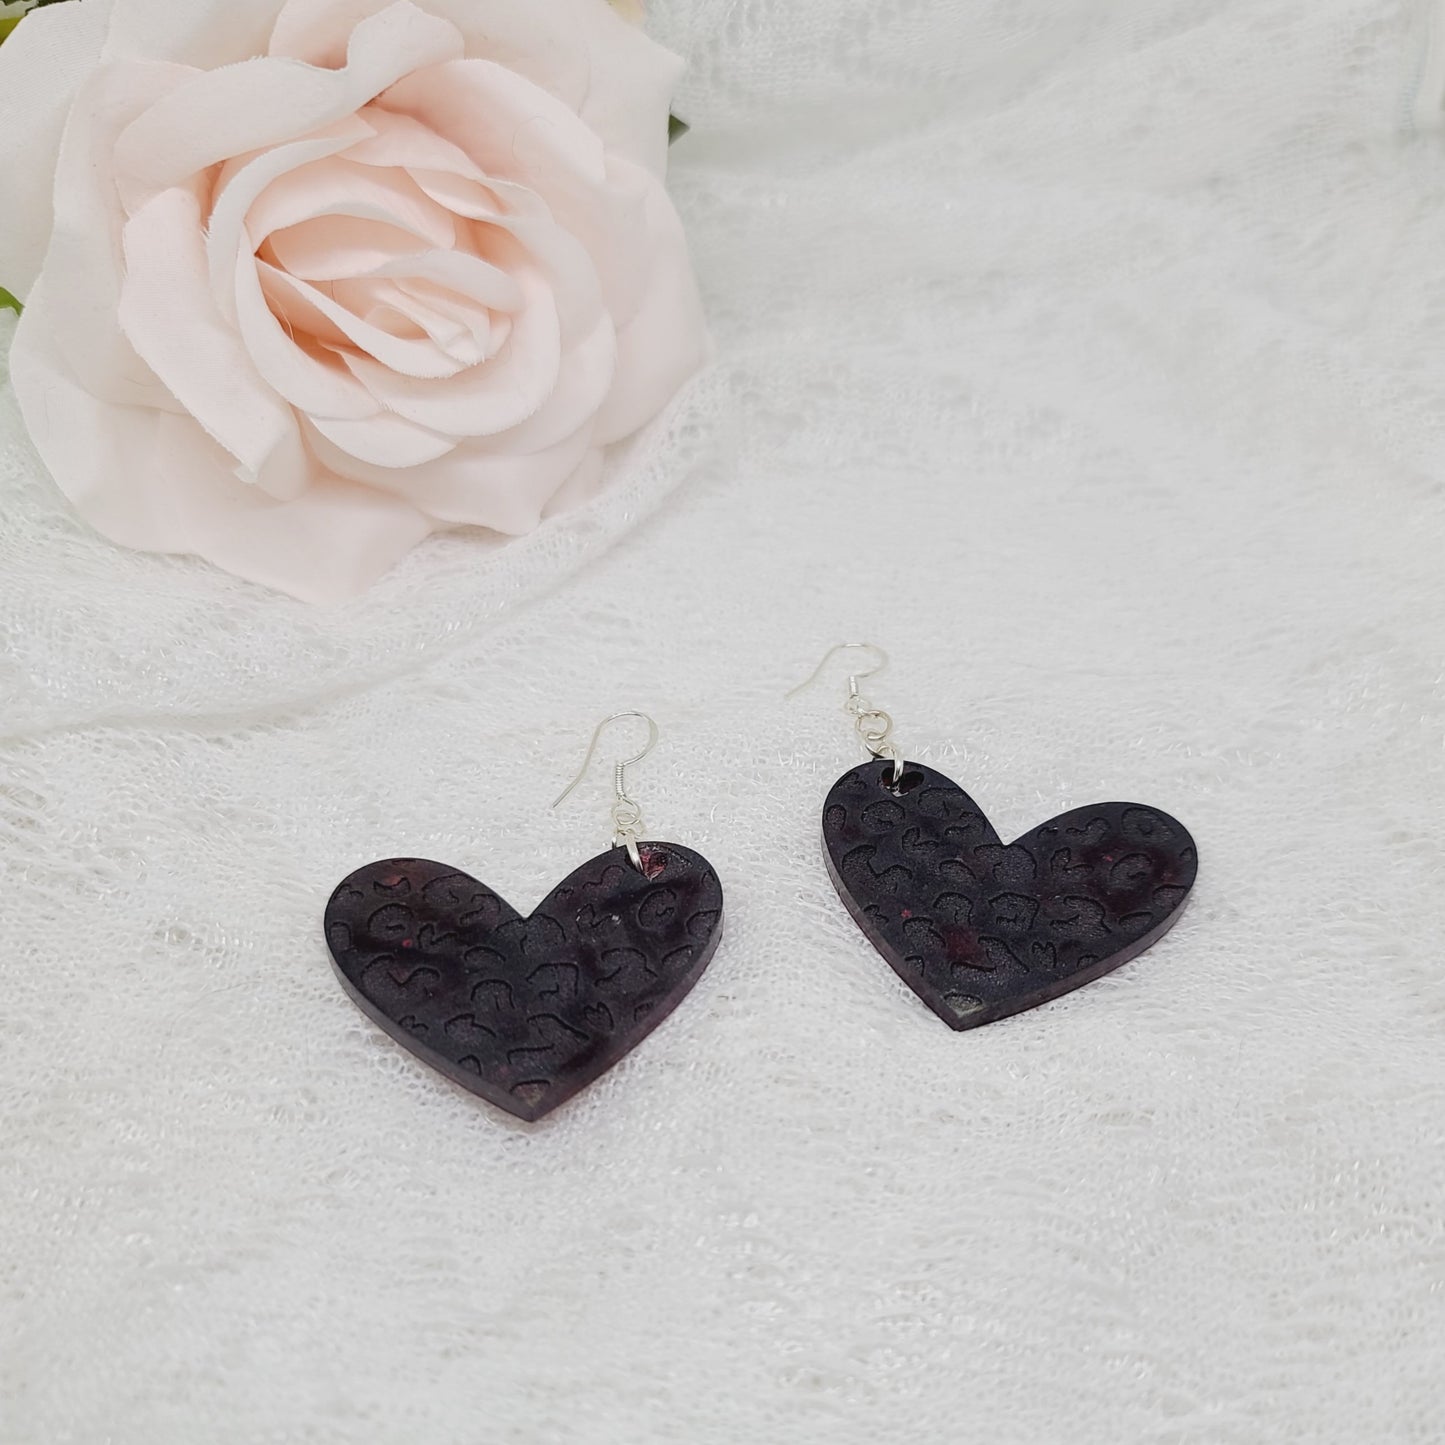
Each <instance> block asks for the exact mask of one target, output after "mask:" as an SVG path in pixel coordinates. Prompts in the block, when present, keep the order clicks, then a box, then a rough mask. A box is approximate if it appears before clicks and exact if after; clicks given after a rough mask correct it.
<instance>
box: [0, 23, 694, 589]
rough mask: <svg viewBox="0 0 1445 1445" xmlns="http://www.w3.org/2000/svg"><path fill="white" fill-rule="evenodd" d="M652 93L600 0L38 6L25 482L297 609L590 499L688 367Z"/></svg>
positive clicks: (12, 193)
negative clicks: (413, 556)
mask: <svg viewBox="0 0 1445 1445" xmlns="http://www.w3.org/2000/svg"><path fill="white" fill-rule="evenodd" d="M679 66H680V62H679V61H678V60H677V59H676V57H674V56H673V55H671V54H670V53H669V52H667V51H665V50H663V49H661V48H660V47H658V46H657V45H656V44H654V43H653V42H652V41H650V40H648V39H647V37H646V36H645V35H644V34H643V33H642V31H641V30H639V29H637V28H636V27H635V26H633V25H631V24H629V23H627V21H626V20H624V19H623V18H622V17H621V16H620V15H619V14H618V13H617V12H616V11H615V10H614V9H613V8H612V6H611V5H610V4H609V3H608V0H185V3H183V4H182V3H178V0H72V3H69V4H61V5H53V6H48V7H46V8H44V9H41V10H37V11H35V12H34V13H33V14H31V15H29V16H28V17H27V18H26V20H25V22H24V23H23V24H22V25H20V26H19V27H18V28H17V29H16V30H15V32H14V34H13V35H12V36H11V38H10V39H9V41H8V42H7V43H6V44H5V45H4V47H3V48H0V135H3V136H4V137H5V142H6V144H5V149H4V152H3V154H0V283H3V284H4V285H6V286H7V287H9V289H10V290H12V291H14V292H15V293H16V294H17V295H19V296H21V297H22V299H24V300H25V301H26V303H27V304H26V311H25V315H24V317H23V318H22V320H21V322H20V326H19V328H18V330H17V332H16V335H15V340H14V344H13V348H12V351H11V356H10V371H11V378H12V382H13V385H14V387H15V391H16V395H17V396H18V398H19V401H20V406H21V409H22V412H23V414H24V417H25V422H26V425H27V426H28V428H29V430H30V433H31V435H32V437H33V438H34V441H35V445H36V446H37V448H38V449H39V451H40V454H41V456H42V457H43V458H44V460H45V462H46V464H47V465H48V466H49V468H50V470H51V472H52V473H53V474H54V476H55V479H56V481H57V482H58V483H59V484H60V486H61V488H62V489H63V490H64V491H65V492H66V494H67V495H68V496H69V497H70V498H71V500H72V501H73V502H74V504H75V506H76V507H77V508H78V509H79V510H80V512H81V513H82V514H83V515H84V516H85V517H86V518H87V519H88V520H89V521H90V522H92V523H93V524H94V525H95V526H96V527H97V528H99V529H100V530H101V531H102V532H104V533H105V534H106V535H107V536H110V537H112V538H114V539H115V540H116V541H118V542H122V543H125V544H126V545H128V546H132V547H139V548H144V549H147V550H151V551H160V552H189V553H197V554H199V555H200V556H203V557H207V558H209V559H210V560H211V561H213V562H215V563H217V564H219V565H220V566H222V567H225V568H228V569H229V570H231V571H233V572H237V573H239V574H241V575H242V576H245V577H249V578H253V579H255V580H257V581H260V582H265V583H268V584H269V585H271V586H274V587H279V588H282V589H284V590H285V591H287V592H291V593H294V594H295V595H297V596H300V597H305V598H309V599H315V600H333V599H337V598H342V597H346V596H350V595H353V594H355V593H356V592H358V591H359V590H360V589H361V588H363V587H364V586H365V585H366V584H367V583H369V582H370V581H372V580H373V579H374V578H375V577H376V576H378V574H380V573H381V572H383V571H384V570H385V569H386V568H387V567H389V566H390V565H391V564H392V563H393V562H395V561H396V560H397V558H399V557H400V556H401V555H402V554H403V553H404V552H405V551H406V550H407V549H408V548H410V547H412V546H413V545H415V544H416V543H417V542H418V541H419V540H420V539H421V538H423V537H425V536H426V535H427V534H428V533H429V532H431V531H433V530H435V529H437V528H442V527H452V526H462V525H470V526H478V527H486V528H491V529H494V530H495V531H498V532H503V533H510V534H517V533H522V532H526V531H528V530H530V529H531V528H533V527H535V526H536V525H537V524H538V522H539V520H541V519H542V518H543V517H544V516H547V515H549V514H550V513H552V512H554V511H557V510H559V509H561V508H564V507H568V506H573V505H575V504H576V503H578V502H579V501H581V500H583V499H585V498H586V497H588V496H589V495H590V494H591V493H592V492H593V491H594V490H595V489H596V487H597V485H598V481H599V478H600V475H601V470H602V458H603V449H604V448H605V447H607V446H608V445H609V444H611V443H613V442H616V441H619V440H621V439H622V438H624V437H626V436H628V435H630V434H631V433H633V432H635V431H636V430H637V429H638V428H639V427H641V426H642V425H643V424H644V423H645V422H647V421H648V420H650V419H651V418H652V417H653V416H655V415H656V414H657V413H658V411H659V410H660V409H661V408H662V407H663V406H664V405H665V404H666V403H667V402H668V400H669V399H670V398H671V397H672V396H673V395H674V393H675V392H676V391H677V389H678V388H679V386H680V385H681V384H682V383H683V382H684V381H685V380H686V379H687V378H688V377H689V376H690V375H691V374H692V373H693V372H694V371H696V369H697V368H698V366H699V365H700V363H701V360H702V358H703V353H704V346H705V340H704V327H703V319H702V314H701V309H700V305H699V301H698V297H697V291H696V286H695V283H694V280H693V275H692V271H691V268H690V266H689V263H688V258H687V250H686V245H685V242H684V238H683V234H682V228H681V225H680V223H679V221H678V217H677V214H676V212H675V211H674V209H673V207H672V204H671V203H670V201H669V200H668V197H667V194H666V192H665V190H664V188H663V174H664V169H665V164H666V155H667V118H668V110H669V103H670V99H671V92H672V87H673V83H674V81H675V79H676V77H677V74H678V70H679Z"/></svg>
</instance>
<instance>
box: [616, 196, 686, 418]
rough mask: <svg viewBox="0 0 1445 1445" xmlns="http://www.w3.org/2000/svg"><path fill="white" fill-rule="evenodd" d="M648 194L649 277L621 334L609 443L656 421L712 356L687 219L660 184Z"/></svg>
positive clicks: (619, 333) (618, 337)
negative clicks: (689, 248)
mask: <svg viewBox="0 0 1445 1445" xmlns="http://www.w3.org/2000/svg"><path fill="white" fill-rule="evenodd" d="M649 200H650V205H649V207H648V222H649V231H650V234H651V237H652V240H653V242H654V250H653V261H652V270H651V274H650V277H649V280H650V284H649V286H648V289H647V293H646V296H645V299H644V300H643V302H642V305H641V306H640V307H639V309H638V311H637V313H636V315H634V316H633V317H632V318H631V319H630V320H629V321H628V322H627V324H626V325H625V326H623V327H622V328H621V329H620V331H619V332H618V335H617V373H616V375H617V382H616V385H615V386H614V388H613V390H612V393H611V395H610V396H608V398H607V401H606V404H605V405H604V406H603V407H602V409H601V411H600V412H599V413H598V416H597V439H598V441H599V442H600V443H602V444H608V443H611V442H615V441H619V440H620V439H621V438H622V437H625V436H630V435H631V434H632V433H633V432H635V431H636V430H637V429H638V427H640V426H642V425H643V424H644V423H645V422H648V421H651V420H652V418H653V417H654V416H656V415H657V413H658V412H660V411H661V410H662V408H663V407H664V406H666V405H667V403H668V402H669V401H670V400H671V399H672V398H673V397H674V396H675V395H676V394H677V391H678V389H679V388H680V387H681V386H682V384H683V383H684V382H685V381H686V380H687V379H688V378H689V377H691V376H693V375H694V374H695V373H696V372H697V371H698V370H699V369H700V368H701V367H702V365H703V363H704V362H705V361H706V360H707V353H708V339H707V318H706V316H705V314H704V312H703V305H702V298H701V296H699V294H698V289H697V278H696V276H695V275H694V273H693V269H692V263H691V261H690V260H689V258H688V253H687V237H686V235H685V234H684V232H683V228H682V221H681V220H680V219H679V217H678V214H677V211H676V210H675V209H674V207H673V204H672V201H671V199H670V198H669V197H668V195H667V193H666V192H665V191H664V190H663V189H662V188H661V187H660V186H659V187H657V188H656V190H654V191H653V193H652V195H651V196H650V197H649Z"/></svg>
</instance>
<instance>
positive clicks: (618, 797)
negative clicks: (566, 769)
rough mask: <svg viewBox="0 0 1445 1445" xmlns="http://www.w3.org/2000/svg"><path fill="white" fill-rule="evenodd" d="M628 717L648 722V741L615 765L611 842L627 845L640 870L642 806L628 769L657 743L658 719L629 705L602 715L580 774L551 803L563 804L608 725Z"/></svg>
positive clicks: (585, 770) (589, 760) (589, 764)
mask: <svg viewBox="0 0 1445 1445" xmlns="http://www.w3.org/2000/svg"><path fill="white" fill-rule="evenodd" d="M625 717H635V718H640V719H641V720H642V721H643V722H645V723H646V724H647V742H646V743H645V744H644V745H643V747H642V749H641V751H639V752H636V753H634V754H633V755H632V756H631V757H630V758H621V759H619V760H618V761H617V762H615V763H614V764H613V765H612V792H613V800H612V846H613V847H614V848H617V847H625V848H626V849H627V856H628V857H629V858H630V859H631V860H632V864H633V867H635V868H637V869H638V870H639V871H640V870H641V868H642V855H641V854H640V853H639V852H638V851H637V839H638V835H639V833H640V831H641V828H642V809H641V808H640V807H638V805H637V802H636V800H635V799H633V798H631V797H629V796H628V793H627V770H628V768H630V767H632V765H633V764H634V763H640V762H641V761H642V760H643V758H645V757H646V756H647V755H648V753H650V752H651V751H652V750H653V748H655V747H656V746H657V736H658V734H657V723H656V722H655V721H653V719H652V718H650V717H649V716H648V715H647V714H646V713H645V712H638V711H637V710H636V709H635V708H628V709H627V710H626V711H624V712H615V713H613V714H612V715H611V716H610V717H605V718H603V719H602V721H601V722H600V723H598V724H597V726H596V727H595V728H594V729H593V730H592V739H591V741H590V742H589V743H588V744H587V753H586V756H585V757H584V758H583V759H582V766H581V767H580V768H578V769H577V776H576V777H574V778H573V779H572V781H571V782H570V783H568V784H567V786H566V787H565V788H563V789H562V791H561V792H560V793H558V794H557V796H556V798H555V799H554V800H553V802H552V806H553V807H554V808H556V807H560V806H561V804H562V803H564V802H565V801H566V800H567V797H568V795H569V794H570V793H571V792H572V790H573V789H574V788H575V787H576V786H577V784H578V783H580V782H581V781H582V779H583V778H585V777H586V776H587V770H588V768H590V767H591V766H592V757H593V754H595V753H596V751H597V744H598V742H599V740H600V739H601V737H602V734H603V732H604V731H605V730H606V728H607V726H608V725H609V724H610V723H615V722H617V721H619V720H620V719H621V718H625Z"/></svg>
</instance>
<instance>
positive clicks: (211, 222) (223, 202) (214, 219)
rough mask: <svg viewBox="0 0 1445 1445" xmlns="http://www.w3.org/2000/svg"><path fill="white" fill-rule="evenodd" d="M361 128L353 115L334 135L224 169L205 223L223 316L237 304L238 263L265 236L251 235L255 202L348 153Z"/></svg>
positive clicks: (283, 147)
mask: <svg viewBox="0 0 1445 1445" xmlns="http://www.w3.org/2000/svg"><path fill="white" fill-rule="evenodd" d="M362 128H363V127H362V126H361V123H360V122H359V121H357V120H356V119H355V118H354V117H353V118H352V119H351V120H350V121H342V122H340V123H339V124H338V127H337V133H335V134H331V135H325V136H319V137H311V138H308V139H307V140H301V141H293V142H292V143H291V144H290V145H281V146H277V147H275V149H274V150H269V151H266V152H264V153H263V154H261V155H259V156H257V157H256V159H255V160H253V161H250V162H249V163H247V164H245V165H240V166H237V167H235V168H234V169H231V168H224V169H223V170H222V172H221V176H220V177H219V179H218V181H217V188H218V198H217V200H216V202H215V204H214V206H213V207H212V210H211V214H210V216H209V218H208V220H207V225H206V230H207V233H208V234H207V237H206V254H207V256H208V258H209V269H210V275H211V286H212V288H213V291H214V293H215V296H216V304H217V305H218V306H220V308H221V310H222V312H223V313H224V314H225V315H227V316H232V317H234V315H235V307H234V302H233V301H232V300H231V298H230V296H229V295H228V293H234V291H235V272H236V265H237V263H238V261H239V260H240V258H241V257H242V255H243V254H250V253H253V252H254V251H255V249H256V247H257V245H259V244H260V241H261V239H262V237H263V236H264V235H265V234H266V232H265V231H261V232H253V231H252V230H251V227H250V225H249V224H248V215H249V212H250V210H251V207H252V206H253V205H254V204H255V202H256V198H257V197H258V196H260V195H261V194H262V193H263V192H265V191H266V189H267V188H268V187H269V186H270V185H272V183H273V182H275V181H276V180H277V179H278V178H279V177H281V176H283V175H286V174H287V173H288V172H290V171H294V170H295V169H296V168H297V167H298V166H304V165H307V164H308V163H310V162H312V161H317V160H321V159H323V158H324V157H327V156H331V155H335V154H336V152H338V151H341V150H345V148H346V147H347V145H349V144H350V142H351V140H352V139H353V138H354V136H355V135H356V134H359V133H360V131H361V130H362ZM280 224H283V225H284V224H288V223H286V222H281V223H280ZM267 229H268V230H269V229H270V228H269V227H268V228H267Z"/></svg>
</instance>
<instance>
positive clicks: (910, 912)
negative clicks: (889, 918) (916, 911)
mask: <svg viewBox="0 0 1445 1445" xmlns="http://www.w3.org/2000/svg"><path fill="white" fill-rule="evenodd" d="M903 917H904V918H912V917H913V910H912V909H911V908H905V909H904V910H903Z"/></svg>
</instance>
